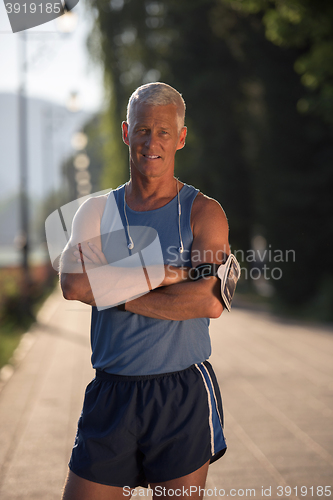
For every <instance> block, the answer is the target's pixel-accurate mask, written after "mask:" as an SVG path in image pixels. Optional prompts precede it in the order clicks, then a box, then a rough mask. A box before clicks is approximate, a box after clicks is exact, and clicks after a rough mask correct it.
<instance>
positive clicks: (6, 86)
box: [0, 0, 103, 111]
mask: <svg viewBox="0 0 333 500" xmlns="http://www.w3.org/2000/svg"><path fill="white" fill-rule="evenodd" d="M73 12H74V13H75V14H77V25H76V28H75V30H74V32H72V33H70V34H64V33H60V32H59V30H58V28H57V24H56V21H50V22H48V23H46V24H44V25H41V26H37V27H35V28H31V29H29V30H26V31H25V34H26V38H27V42H26V44H27V45H26V47H27V60H28V73H27V95H28V96H31V97H39V98H43V99H46V100H50V101H53V102H56V103H58V104H60V105H64V106H66V104H67V102H68V100H69V96H70V94H71V92H77V93H78V100H79V105H80V108H81V109H82V110H84V111H96V110H98V109H99V108H100V107H101V106H102V104H103V75H102V69H101V67H100V66H98V65H96V64H94V63H92V61H91V59H90V57H89V55H88V52H87V49H86V38H87V35H88V34H89V32H90V30H91V27H92V24H93V13H92V11H91V10H89V9H88V8H87V7H86V6H85V5H84V4H83V1H82V0H81V1H80V2H79V3H78V5H77V6H76V7H74V9H73ZM21 38H22V37H21V35H20V34H19V33H15V34H13V33H12V31H11V27H10V24H9V20H8V18H7V13H6V10H5V6H4V2H0V92H14V93H15V92H17V90H18V88H19V61H20V57H19V54H20V47H21V44H22V39H21Z"/></svg>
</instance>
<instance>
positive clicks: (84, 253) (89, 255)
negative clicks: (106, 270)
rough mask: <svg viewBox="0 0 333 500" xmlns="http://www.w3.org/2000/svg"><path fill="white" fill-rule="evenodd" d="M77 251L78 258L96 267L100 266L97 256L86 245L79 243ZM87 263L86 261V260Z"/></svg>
mask: <svg viewBox="0 0 333 500" xmlns="http://www.w3.org/2000/svg"><path fill="white" fill-rule="evenodd" d="M79 251H80V256H81V258H83V259H84V260H86V259H89V262H92V263H94V264H96V265H101V261H100V259H99V258H98V256H97V255H96V254H95V253H94V252H93V251H92V249H91V248H90V246H89V245H88V244H87V243H81V244H80V243H79ZM86 262H88V260H86Z"/></svg>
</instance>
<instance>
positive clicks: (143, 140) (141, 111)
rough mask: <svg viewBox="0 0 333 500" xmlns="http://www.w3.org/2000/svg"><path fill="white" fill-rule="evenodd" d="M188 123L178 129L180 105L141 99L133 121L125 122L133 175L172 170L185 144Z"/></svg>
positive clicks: (132, 117) (136, 107) (157, 174)
mask: <svg viewBox="0 0 333 500" xmlns="http://www.w3.org/2000/svg"><path fill="white" fill-rule="evenodd" d="M185 138H186V127H183V128H182V129H181V131H180V132H179V130H178V124H177V108H176V106H174V105H173V104H168V105H167V106H151V105H147V104H144V103H141V104H140V103H137V104H135V105H134V109H133V110H132V114H131V125H130V126H129V125H128V124H127V123H126V122H124V123H123V140H124V142H125V144H127V145H128V146H129V150H130V164H131V174H132V175H137V174H139V175H143V176H145V177H151V178H152V177H162V176H163V175H165V174H168V173H170V174H172V175H173V170H174V162H175V154H176V151H177V150H178V149H181V148H183V147H184V145H185Z"/></svg>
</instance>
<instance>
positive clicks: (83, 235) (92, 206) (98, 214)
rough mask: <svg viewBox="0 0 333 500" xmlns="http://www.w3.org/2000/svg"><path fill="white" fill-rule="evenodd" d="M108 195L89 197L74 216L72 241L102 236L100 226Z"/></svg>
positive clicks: (74, 242) (73, 242)
mask: <svg viewBox="0 0 333 500" xmlns="http://www.w3.org/2000/svg"><path fill="white" fill-rule="evenodd" d="M107 197H108V195H107V194H106V195H102V196H95V197H92V198H88V200H86V201H85V202H84V203H82V205H81V206H80V207H79V209H78V210H77V212H76V213H75V215H74V218H73V224H72V233H71V243H72V244H76V243H77V242H82V241H86V240H87V239H89V238H93V237H97V236H100V226H101V219H102V216H103V212H104V209H105V205H106V202H107Z"/></svg>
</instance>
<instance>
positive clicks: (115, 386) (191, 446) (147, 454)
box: [69, 361, 226, 488]
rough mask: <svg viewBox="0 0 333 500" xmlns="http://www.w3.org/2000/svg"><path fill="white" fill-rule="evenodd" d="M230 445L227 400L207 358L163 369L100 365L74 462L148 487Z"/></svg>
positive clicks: (81, 472) (101, 476)
mask: <svg viewBox="0 0 333 500" xmlns="http://www.w3.org/2000/svg"><path fill="white" fill-rule="evenodd" d="M225 451H226V444H225V440H224V436H223V412H222V401H221V396H220V391H219V387H218V384H217V381H216V377H215V374H214V371H213V369H212V367H211V365H210V364H209V363H208V362H207V361H205V362H204V363H201V364H198V365H192V366H190V367H189V368H187V369H186V370H182V371H179V372H174V373H167V374H161V375H147V376H138V377H134V376H128V377H127V376H122V375H111V374H108V373H106V372H100V371H97V372H96V378H95V379H94V380H93V381H92V382H90V384H89V385H88V387H87V389H86V394H85V400H84V405H83V410H82V414H81V417H80V419H79V423H78V431H77V435H76V438H75V443H74V447H73V451H72V456H71V459H70V462H69V467H70V469H71V470H72V471H73V472H74V473H75V474H77V475H78V476H80V477H83V478H85V479H88V480H89V481H93V482H96V483H101V484H107V485H111V486H120V487H124V486H129V487H131V488H134V487H136V486H145V487H147V486H148V484H149V483H156V482H162V481H168V480H170V479H175V478H177V477H181V476H185V475H187V474H190V473H191V472H194V471H195V470H197V469H198V468H200V467H201V466H202V465H204V464H205V463H206V462H207V461H208V460H210V462H214V461H215V460H217V459H218V458H220V457H221V456H222V455H223V454H224V453H225Z"/></svg>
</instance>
